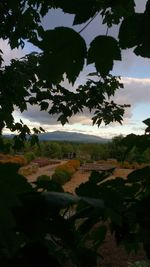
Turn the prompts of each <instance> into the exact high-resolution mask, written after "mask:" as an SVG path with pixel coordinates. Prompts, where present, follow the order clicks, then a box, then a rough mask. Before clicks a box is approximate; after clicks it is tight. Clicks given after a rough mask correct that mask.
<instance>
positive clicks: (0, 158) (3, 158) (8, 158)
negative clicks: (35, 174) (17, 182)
mask: <svg viewBox="0 0 150 267" xmlns="http://www.w3.org/2000/svg"><path fill="white" fill-rule="evenodd" d="M0 162H1V163H8V162H10V163H18V164H20V165H21V166H23V165H26V163H27V161H26V159H25V158H24V156H18V155H16V156H12V155H9V154H0Z"/></svg>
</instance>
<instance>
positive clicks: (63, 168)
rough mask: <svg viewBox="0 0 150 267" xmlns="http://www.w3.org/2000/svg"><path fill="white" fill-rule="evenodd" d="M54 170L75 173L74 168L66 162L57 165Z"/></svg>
mask: <svg viewBox="0 0 150 267" xmlns="http://www.w3.org/2000/svg"><path fill="white" fill-rule="evenodd" d="M56 171H65V172H67V173H69V174H70V175H72V174H74V173H75V169H74V168H73V167H72V166H70V165H69V164H67V163H66V164H63V165H60V166H58V167H57V168H56Z"/></svg>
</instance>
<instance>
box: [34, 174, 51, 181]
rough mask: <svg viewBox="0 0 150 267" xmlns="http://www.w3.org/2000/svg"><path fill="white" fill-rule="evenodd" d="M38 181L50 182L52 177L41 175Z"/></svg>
mask: <svg viewBox="0 0 150 267" xmlns="http://www.w3.org/2000/svg"><path fill="white" fill-rule="evenodd" d="M37 181H50V176H48V175H45V174H43V175H40V176H38V177H37Z"/></svg>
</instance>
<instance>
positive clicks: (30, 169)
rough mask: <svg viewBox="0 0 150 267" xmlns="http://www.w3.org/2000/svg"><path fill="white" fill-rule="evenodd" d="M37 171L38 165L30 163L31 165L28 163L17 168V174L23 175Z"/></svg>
mask: <svg viewBox="0 0 150 267" xmlns="http://www.w3.org/2000/svg"><path fill="white" fill-rule="evenodd" d="M37 171H38V165H37V164H32V165H28V166H25V167H21V168H20V169H19V174H21V175H23V176H28V175H31V174H33V173H36V172H37Z"/></svg>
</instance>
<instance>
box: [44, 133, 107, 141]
mask: <svg viewBox="0 0 150 267" xmlns="http://www.w3.org/2000/svg"><path fill="white" fill-rule="evenodd" d="M39 140H41V141H44V140H45V141H46V140H47V141H48V140H49V141H69V142H84V143H106V142H109V139H105V138H101V137H98V136H95V135H88V134H81V133H76V132H64V131H55V132H47V133H42V134H40V135H39Z"/></svg>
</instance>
